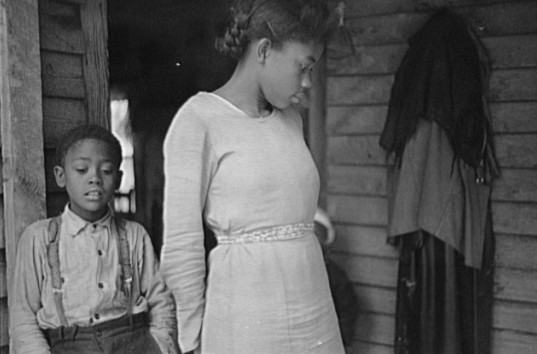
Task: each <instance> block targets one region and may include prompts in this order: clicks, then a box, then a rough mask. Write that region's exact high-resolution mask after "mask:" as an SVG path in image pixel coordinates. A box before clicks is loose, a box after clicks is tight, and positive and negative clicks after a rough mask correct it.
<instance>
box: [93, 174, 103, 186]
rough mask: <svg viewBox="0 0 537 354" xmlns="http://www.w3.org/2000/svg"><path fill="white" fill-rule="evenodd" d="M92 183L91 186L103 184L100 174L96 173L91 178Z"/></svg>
mask: <svg viewBox="0 0 537 354" xmlns="http://www.w3.org/2000/svg"><path fill="white" fill-rule="evenodd" d="M90 183H91V184H97V185H99V186H100V185H101V184H102V183H103V180H102V178H101V176H100V175H99V174H98V173H95V174H94V175H93V176H92V177H91V178H90Z"/></svg>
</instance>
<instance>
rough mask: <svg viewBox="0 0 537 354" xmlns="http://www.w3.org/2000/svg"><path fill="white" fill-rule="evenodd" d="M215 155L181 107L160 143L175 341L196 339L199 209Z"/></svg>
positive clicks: (166, 271)
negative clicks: (162, 146)
mask: <svg viewBox="0 0 537 354" xmlns="http://www.w3.org/2000/svg"><path fill="white" fill-rule="evenodd" d="M214 159H215V158H214V156H213V153H212V150H211V143H210V140H209V136H208V134H207V131H206V129H205V127H204V124H203V122H202V121H201V119H200V118H199V117H197V116H196V115H195V114H194V113H192V112H191V111H190V110H185V109H181V110H180V111H179V112H178V114H177V116H176V117H175V119H174V121H173V122H172V124H171V126H170V129H169V130H168V134H167V136H166V139H165V142H164V173H165V187H164V213H163V214H164V245H163V249H162V260H161V271H162V275H163V277H164V280H165V281H166V283H167V284H168V286H169V287H170V289H171V290H172V293H173V295H174V297H175V301H176V304H177V321H178V327H179V333H178V337H179V346H180V348H181V350H182V351H183V352H188V351H191V350H193V349H196V348H197V347H198V346H199V344H200V330H201V324H202V317H203V312H204V304H205V299H204V297H205V268H206V267H205V259H204V254H205V253H204V252H205V250H204V246H203V226H202V213H203V209H204V206H205V200H206V197H207V190H208V187H209V181H210V176H211V175H212V173H213V171H214V165H215V163H214Z"/></svg>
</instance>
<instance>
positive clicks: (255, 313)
mask: <svg viewBox="0 0 537 354" xmlns="http://www.w3.org/2000/svg"><path fill="white" fill-rule="evenodd" d="M164 158H165V161H164V169H165V170H164V172H165V176H166V182H165V193H164V195H165V200H164V245H163V250H162V262H161V269H162V272H163V276H164V278H165V280H166V282H167V283H168V285H169V286H170V288H171V289H172V292H173V294H174V296H175V299H176V302H177V306H178V308H177V313H178V324H179V344H180V346H181V349H182V350H183V351H190V350H193V349H195V348H201V352H202V353H219V354H227V353H244V354H264V353H267V354H272V353H278V354H284V353H322V354H338V353H344V349H343V344H342V341H341V336H340V333H339V328H338V323H337V317H336V314H335V310H334V305H333V301H332V297H331V294H330V289H329V285H328V280H327V274H326V269H325V265H324V261H323V258H322V252H321V248H320V246H319V243H318V241H317V238H316V237H315V235H314V234H313V228H312V223H313V217H314V214H315V210H316V207H317V199H318V191H319V176H318V172H317V169H316V167H315V164H314V162H313V159H312V158H311V155H310V153H309V150H308V148H307V146H306V145H305V142H304V139H303V133H302V122H301V118H300V116H299V114H298V113H297V112H296V111H294V110H293V109H288V110H285V111H280V110H277V109H274V110H273V112H272V113H271V114H270V115H269V116H268V117H265V118H251V117H248V116H247V115H246V114H245V113H244V112H242V111H241V110H240V109H238V108H237V107H235V106H234V105H232V104H231V103H230V102H228V101H226V100H225V99H223V98H222V97H220V96H218V95H216V94H213V93H207V92H200V93H198V94H197V95H195V96H194V97H192V98H190V99H189V100H188V101H187V102H186V103H185V104H184V105H183V106H182V107H181V109H180V110H179V112H178V113H177V115H176V116H175V118H174V120H173V122H172V124H171V126H170V128H169V131H168V134H167V136H166V139H165V142H164ZM202 216H203V218H204V219H205V220H206V223H207V225H208V226H209V227H210V228H211V229H212V230H213V231H214V233H215V234H216V236H217V239H218V246H217V247H216V248H214V249H213V250H212V252H211V254H210V257H209V275H208V278H207V280H206V279H205V275H206V273H205V260H204V247H203V228H202ZM206 285H207V286H206Z"/></svg>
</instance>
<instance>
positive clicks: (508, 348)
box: [323, 0, 537, 354]
mask: <svg viewBox="0 0 537 354" xmlns="http://www.w3.org/2000/svg"><path fill="white" fill-rule="evenodd" d="M346 3H347V9H346V17H347V21H346V23H347V26H348V27H349V28H350V30H351V32H352V38H353V41H354V45H355V48H356V55H355V56H354V57H352V58H347V59H344V60H328V63H327V72H328V78H327V83H326V97H327V107H326V109H327V115H326V134H327V142H326V144H327V150H326V156H325V168H324V171H323V173H324V175H325V176H326V204H327V208H328V211H329V214H330V215H331V216H332V217H333V220H334V221H335V224H336V229H337V235H338V238H337V241H336V250H337V252H336V255H335V260H336V261H337V262H338V263H339V264H340V265H342V266H343V267H344V268H345V270H346V271H347V274H348V275H349V277H350V278H351V280H352V282H353V283H354V289H355V292H356V294H357V296H358V299H359V307H360V315H359V318H358V323H357V325H356V331H355V344H354V346H353V347H352V349H351V353H392V352H393V346H392V344H393V338H394V324H395V318H394V313H395V295H396V291H395V287H396V277H397V267H398V261H397V257H398V254H397V251H396V250H395V249H394V248H392V247H391V246H388V245H386V242H385V240H386V224H387V200H386V167H385V166H386V165H385V153H384V151H383V150H382V149H381V148H380V146H379V144H378V141H379V136H380V133H381V131H382V128H383V126H384V121H385V117H386V113H387V104H388V101H389V95H390V89H391V85H392V83H393V81H394V73H395V71H396V70H397V68H398V66H399V63H400V61H401V59H402V57H403V55H404V53H405V51H406V49H407V44H406V40H407V39H408V37H409V36H410V35H412V34H413V33H415V32H416V31H417V30H418V29H419V28H420V27H421V26H422V25H423V24H424V23H425V22H426V21H427V19H429V18H430V16H431V14H432V13H433V12H434V11H435V9H437V8H439V7H441V6H448V7H450V8H452V9H453V10H455V11H456V12H458V13H460V14H462V15H464V16H465V17H466V18H467V19H468V20H469V21H470V22H471V23H473V24H474V25H475V26H477V28H478V29H479V36H480V39H481V40H482V42H483V43H484V44H485V46H486V47H487V49H488V51H489V52H490V56H491V59H492V67H493V72H492V77H491V81H490V107H491V110H492V118H493V127H494V132H495V136H494V140H495V144H496V150H497V158H498V161H499V165H500V168H501V176H500V177H499V178H498V179H497V180H496V181H495V183H494V187H493V188H494V189H493V192H492V209H493V218H494V231H495V238H496V256H495V259H496V269H495V286H494V309H493V323H492V329H491V330H492V341H493V342H492V347H493V353H498V354H500V353H535V348H537V297H536V296H535V294H537V257H536V256H535V254H537V2H535V1H501V0H488V1H487V0H474V1H471V0H423V1H413V0H399V1H397V0H348V1H346Z"/></svg>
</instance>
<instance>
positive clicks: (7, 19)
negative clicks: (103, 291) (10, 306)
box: [0, 0, 46, 342]
mask: <svg viewBox="0 0 537 354" xmlns="http://www.w3.org/2000/svg"><path fill="white" fill-rule="evenodd" d="M0 115H1V130H0V132H1V144H2V145H1V146H2V150H1V152H2V168H3V203H4V205H3V206H4V208H3V209H4V227H3V230H1V232H3V237H4V239H5V249H6V265H7V270H6V274H7V290H8V296H9V291H10V287H9V286H10V284H11V274H12V270H13V266H14V262H15V255H16V247H17V242H18V240H19V237H20V235H21V233H22V232H23V231H24V229H25V228H26V226H28V225H29V224H31V223H32V222H34V221H36V220H38V219H42V218H44V217H45V216H46V207H45V173H44V157H43V127H42V120H43V116H42V96H41V63H40V51H39V16H38V9H37V1H35V0H2V1H0ZM5 320H6V321H7V319H4V316H3V317H2V321H5ZM2 336H4V333H2ZM2 342H3V341H2Z"/></svg>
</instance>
